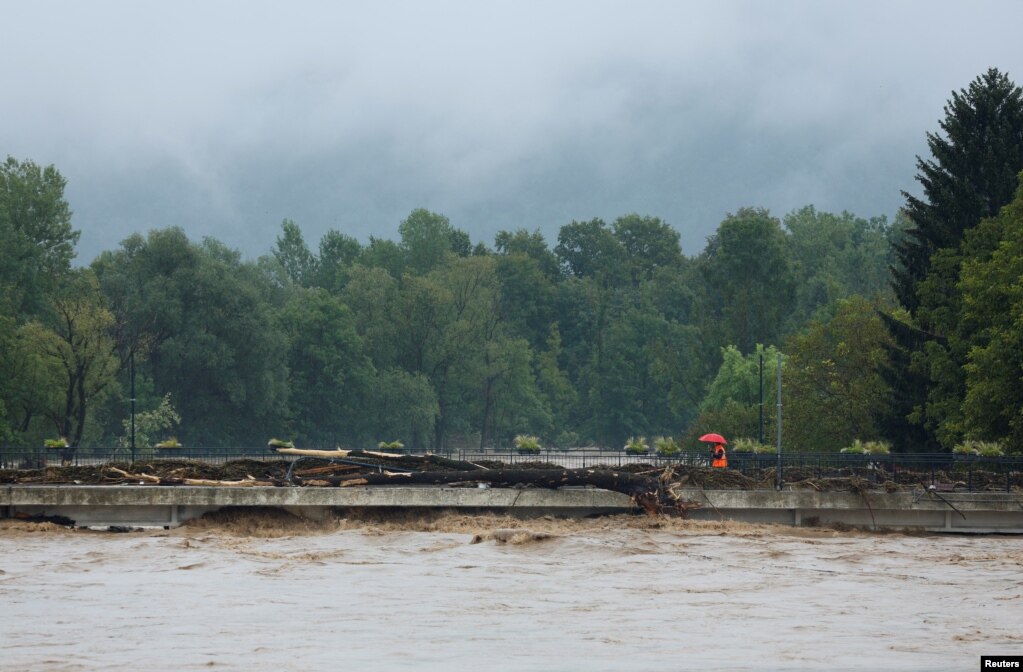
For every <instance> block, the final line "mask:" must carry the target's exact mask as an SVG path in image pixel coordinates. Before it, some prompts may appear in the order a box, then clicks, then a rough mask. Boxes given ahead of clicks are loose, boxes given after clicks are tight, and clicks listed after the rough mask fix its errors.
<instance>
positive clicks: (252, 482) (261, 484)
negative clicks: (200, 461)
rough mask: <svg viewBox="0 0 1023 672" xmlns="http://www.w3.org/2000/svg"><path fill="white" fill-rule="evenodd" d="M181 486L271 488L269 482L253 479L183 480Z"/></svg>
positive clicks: (271, 485)
mask: <svg viewBox="0 0 1023 672" xmlns="http://www.w3.org/2000/svg"><path fill="white" fill-rule="evenodd" d="M181 484H182V485H204V486H215V487H218V488H257V487H258V488H269V487H273V485H274V484H273V483H272V482H270V481H257V480H256V479H254V478H244V479H242V480H240V481H215V480H212V479H208V478H183V479H181Z"/></svg>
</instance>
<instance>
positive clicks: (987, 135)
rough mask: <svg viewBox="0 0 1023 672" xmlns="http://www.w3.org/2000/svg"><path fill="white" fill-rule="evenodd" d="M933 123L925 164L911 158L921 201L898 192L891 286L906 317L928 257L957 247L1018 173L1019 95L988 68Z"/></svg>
mask: <svg viewBox="0 0 1023 672" xmlns="http://www.w3.org/2000/svg"><path fill="white" fill-rule="evenodd" d="M939 125H940V126H941V130H942V132H943V134H942V135H939V134H937V133H928V134H927V146H928V148H929V149H930V153H931V158H928V159H922V158H920V157H917V170H918V171H919V172H918V174H917V177H916V179H917V181H918V182H919V183H920V186H921V187H922V188H923V197H922V198H918V197H916V196H913V195H912V194H909V193H906V192H903V195H904V196H905V197H906V212H907V214H908V216H909V218H910V220H911V221H912V222H913V227H912V228H910V229H909V230H908V231H907V232H906V233H907V236H906V238H905V240H904V241H902V243H901V244H900V245H899V247H898V248H897V254H898V259H899V262H900V269H898V270H896V271H895V273H894V287H895V292H896V295H897V297H898V299H899V302H900V303H901V304H902V305H903V306H904V307H905V308H906V309H907V310H909V311H910V313H912V314H914V315H915V313H916V310H917V308H918V307H919V300H920V297H919V296H918V295H917V285H918V284H919V283H920V282H921V281H922V280H923V279H924V278H926V277H927V276H928V274H929V272H930V261H931V257H932V255H933V254H934V253H935V252H937V251H938V250H940V249H942V248H955V247H958V245H959V243H960V241H961V240H962V238H963V234H964V232H965V231H966V230H967V229H971V228H973V227H974V226H976V225H977V223H978V222H979V221H980V220H981V219H984V218H985V217H991V216H993V215H996V214H997V213H998V211H999V210H1000V209H1001V208H1002V206H1004V205H1005V204H1007V203H1009V201H1011V200H1012V197H1013V194H1014V192H1015V191H1016V176H1017V175H1018V173H1019V172H1020V170H1023V90H1021V89H1020V87H1018V86H1016V85H1015V84H1014V83H1013V82H1012V81H1011V80H1009V77H1008V75H1007V74H1005V73H1002V72H999V71H998V70H997V69H995V68H991V69H989V70H988V71H987V72H985V73H984V74H983V75H980V76H979V77H977V78H976V79H975V80H974V81H973V82H971V83H970V85H969V86H968V87H967V88H966V89H963V90H961V91H958V92H955V91H954V92H953V93H952V98H951V100H949V101H948V103H947V105H946V106H945V118H944V119H943V120H941V121H940V122H939Z"/></svg>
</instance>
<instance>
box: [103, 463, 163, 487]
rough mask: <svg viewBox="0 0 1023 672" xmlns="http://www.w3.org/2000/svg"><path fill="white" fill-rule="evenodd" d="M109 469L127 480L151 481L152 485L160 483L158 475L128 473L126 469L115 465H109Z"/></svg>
mask: <svg viewBox="0 0 1023 672" xmlns="http://www.w3.org/2000/svg"><path fill="white" fill-rule="evenodd" d="M109 469H110V471H112V472H114V473H115V474H117V475H119V476H121V477H122V478H124V479H126V480H129V481H142V482H144V483H151V484H153V485H159V484H160V477H159V476H153V475H151V474H145V473H138V474H130V473H128V472H127V471H125V470H124V469H118V468H117V467H109Z"/></svg>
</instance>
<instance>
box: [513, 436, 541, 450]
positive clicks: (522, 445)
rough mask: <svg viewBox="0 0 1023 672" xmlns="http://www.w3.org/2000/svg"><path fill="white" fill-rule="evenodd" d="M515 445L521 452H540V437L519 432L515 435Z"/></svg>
mask: <svg viewBox="0 0 1023 672" xmlns="http://www.w3.org/2000/svg"><path fill="white" fill-rule="evenodd" d="M515 447H516V448H518V449H519V452H520V453H539V452H540V439H538V438H537V437H535V436H530V435H529V434H519V435H518V436H516V437H515Z"/></svg>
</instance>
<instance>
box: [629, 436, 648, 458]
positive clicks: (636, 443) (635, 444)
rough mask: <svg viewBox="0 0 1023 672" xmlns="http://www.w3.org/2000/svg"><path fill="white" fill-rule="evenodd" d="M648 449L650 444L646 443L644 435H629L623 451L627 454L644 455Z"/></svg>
mask: <svg viewBox="0 0 1023 672" xmlns="http://www.w3.org/2000/svg"><path fill="white" fill-rule="evenodd" d="M649 450H650V446H648V445H647V443H646V437H645V436H640V437H635V436H630V437H629V440H628V441H626V442H625V452H626V453H628V454H629V455H646V454H647V451H649Z"/></svg>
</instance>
